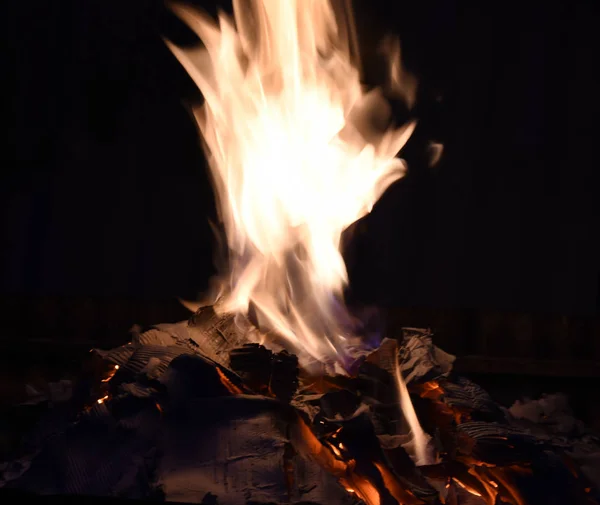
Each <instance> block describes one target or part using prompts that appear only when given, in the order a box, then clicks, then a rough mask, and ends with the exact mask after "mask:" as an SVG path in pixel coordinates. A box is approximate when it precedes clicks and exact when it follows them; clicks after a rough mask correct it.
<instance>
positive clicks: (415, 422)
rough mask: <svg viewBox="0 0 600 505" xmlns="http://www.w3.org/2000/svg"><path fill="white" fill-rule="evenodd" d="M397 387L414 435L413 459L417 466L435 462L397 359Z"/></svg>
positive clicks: (403, 409) (402, 406)
mask: <svg viewBox="0 0 600 505" xmlns="http://www.w3.org/2000/svg"><path fill="white" fill-rule="evenodd" d="M395 372H396V387H397V388H398V396H399V399H400V408H401V410H402V414H403V415H404V418H405V419H406V422H407V423H408V425H409V427H410V431H411V434H412V437H413V445H414V455H413V459H414V461H415V464H416V465H417V466H420V465H430V464H433V461H432V458H431V457H430V455H429V454H428V452H427V444H428V442H429V435H427V433H425V431H423V428H421V424H420V423H419V418H418V417H417V413H416V412H415V408H414V406H413V404H412V402H411V400H410V393H409V392H408V388H407V387H406V383H405V382H404V378H403V377H402V371H401V370H400V365H399V362H398V360H396V369H395Z"/></svg>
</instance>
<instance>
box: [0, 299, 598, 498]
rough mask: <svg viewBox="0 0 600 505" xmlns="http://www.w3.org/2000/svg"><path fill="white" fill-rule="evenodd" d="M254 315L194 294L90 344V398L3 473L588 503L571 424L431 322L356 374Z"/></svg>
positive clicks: (112, 488)
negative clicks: (267, 340)
mask: <svg viewBox="0 0 600 505" xmlns="http://www.w3.org/2000/svg"><path fill="white" fill-rule="evenodd" d="M244 324H246V325H247V327H244ZM250 327H251V324H250V323H249V322H247V321H246V323H244V322H243V321H241V322H240V318H239V317H238V318H235V317H234V316H223V315H217V313H216V312H215V311H214V310H213V308H212V307H204V308H201V309H199V310H198V312H197V313H196V314H195V315H194V316H193V317H192V318H191V319H190V321H188V322H182V323H178V324H165V325H158V326H156V327H153V328H152V329H150V330H148V331H146V332H136V333H134V334H133V338H132V339H131V342H129V343H128V344H126V345H124V346H122V347H118V348H116V349H113V350H110V351H101V350H95V351H94V352H95V353H97V354H98V355H99V356H101V357H102V358H103V362H104V363H105V364H106V366H105V370H106V374H105V376H104V378H103V379H102V380H101V381H99V383H98V384H96V385H95V388H94V390H93V392H92V395H93V397H92V398H90V400H89V402H88V407H87V408H86V409H85V410H84V411H83V412H80V413H79V414H78V416H77V417H76V418H75V419H74V420H70V421H69V422H64V423H63V424H61V425H60V427H59V426H58V425H57V424H56V423H54V425H52V426H50V427H49V426H48V424H52V423H46V425H45V426H44V427H40V430H41V431H43V434H41V435H40V433H37V435H36V436H35V437H34V439H32V441H31V443H30V446H29V451H30V455H29V456H30V457H29V458H28V460H27V461H28V462H27V463H26V464H23V461H25V460H24V459H21V460H20V461H21V464H20V465H19V464H18V462H17V463H14V464H12V465H7V466H6V467H5V469H4V470H5V471H4V474H3V475H2V478H3V479H4V480H3V481H0V482H2V483H3V485H4V487H6V488H12V489H20V490H27V491H33V492H36V493H42V494H83V495H96V496H121V497H129V498H145V499H149V498H155V499H161V500H168V501H177V502H195V503H204V504H219V505H230V504H231V505H234V504H277V503H294V504H298V505H299V504H332V503H340V504H343V503H347V504H352V503H360V502H361V501H362V502H365V503H367V504H369V505H374V504H378V505H384V504H394V505H396V504H398V505H399V504H403V505H417V504H422V505H425V504H428V505H433V504H455V505H459V504H462V505H464V504H470V505H478V504H482V505H494V504H512V505H525V504H528V505H534V504H544V505H549V504H556V505H567V504H568V505H577V504H590V505H591V504H595V503H598V494H597V491H596V490H595V489H594V487H593V485H592V484H591V481H590V479H589V477H588V476H586V474H585V473H584V472H582V471H581V469H580V468H584V467H585V465H584V464H582V465H581V466H580V465H579V464H578V463H576V461H575V460H576V458H577V456H582V451H581V450H579V451H578V452H577V451H576V450H575V449H574V445H575V442H574V440H575V439H573V438H571V439H569V438H568V437H566V436H565V433H566V431H568V432H570V433H573V430H574V429H575V431H579V432H580V434H583V432H582V430H581V428H580V427H575V428H574V427H573V426H572V425H570V426H567V427H566V428H565V426H564V425H565V423H564V422H562V424H561V422H557V423H554V424H551V426H552V427H553V428H552V429H551V430H547V429H546V430H544V429H543V428H542V427H543V425H542V424H540V423H539V422H536V421H539V420H538V419H536V416H538V417H540V418H541V417H544V416H545V417H546V418H547V417H548V406H547V405H545V404H544V403H543V401H541V402H532V403H529V404H527V405H525V404H516V405H515V406H513V407H512V409H511V411H512V413H511V411H509V410H506V409H503V408H501V407H500V406H498V405H497V404H496V403H494V402H493V401H492V399H491V398H490V397H489V395H488V394H487V393H486V392H485V391H484V390H482V389H481V388H480V387H478V386H477V385H476V384H474V383H473V382H471V381H469V380H467V379H465V378H463V377H458V376H456V375H455V374H454V373H453V372H452V362H453V360H454V357H453V356H451V355H449V354H446V353H444V352H443V351H441V350H440V349H438V348H437V347H435V346H434V345H433V343H432V338H431V334H430V333H429V332H428V331H425V330H418V329H405V330H404V334H403V336H402V337H403V338H402V340H401V341H397V340H392V339H385V340H384V341H383V342H382V343H381V345H380V346H379V347H378V348H377V349H376V350H374V351H373V352H371V353H370V354H368V355H366V356H365V357H363V358H362V359H361V360H360V366H359V367H357V369H356V373H355V374H353V375H341V374H340V375H327V374H325V375H318V376H315V375H311V374H309V373H308V372H306V371H305V370H303V369H301V368H299V366H298V360H297V358H296V357H295V356H294V355H292V354H289V353H288V352H286V351H284V350H282V351H278V352H277V349H275V350H269V349H267V348H266V347H263V346H262V345H259V344H256V343H251V342H249V341H248V340H247V335H248V334H249V332H248V329H249V328H250ZM397 374H401V375H402V377H401V379H403V380H400V381H398V380H397V379H398V377H395V375H397ZM399 383H400V384H405V385H406V386H405V387H406V388H407V389H408V391H409V392H410V399H411V400H412V404H413V406H414V410H412V413H414V415H415V416H416V418H418V421H419V423H420V426H421V427H422V429H423V432H422V433H421V434H418V433H415V429H414V427H413V429H410V426H414V425H413V424H411V423H410V419H408V418H409V415H410V412H411V409H405V408H402V409H401V408H400V406H399V399H398V384H399ZM554 404H556V402H555V403H554ZM554 410H558V411H561V410H560V409H554ZM403 412H404V414H403ZM419 423H417V425H418V424H419ZM42 424H44V423H42ZM59 424H60V423H59ZM567 424H568V423H567ZM562 428H565V430H566V431H565V430H563V431H561V429H562ZM582 436H583V435H582ZM586 436H588V437H589V435H586ZM419 437H420V440H418V438H419ZM34 440H35V443H34ZM598 442H599V441H598V440H597V439H596V440H595V441H592V440H587V443H588V445H589V444H592V443H595V444H596V446H598ZM419 444H420V449H419V448H418V447H417V446H418V445H419ZM419 452H420V454H419Z"/></svg>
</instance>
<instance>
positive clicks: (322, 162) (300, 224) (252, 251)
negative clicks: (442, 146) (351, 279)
mask: <svg viewBox="0 0 600 505" xmlns="http://www.w3.org/2000/svg"><path fill="white" fill-rule="evenodd" d="M233 8H234V16H233V19H231V18H230V17H228V16H227V15H226V14H224V13H220V14H219V16H218V24H216V23H215V22H214V21H213V20H212V19H210V18H209V17H208V16H206V15H205V14H203V13H200V12H197V11H196V10H194V9H192V8H190V7H187V6H181V5H175V6H173V10H174V12H175V13H176V14H177V15H178V16H179V17H180V18H181V19H182V20H183V21H184V22H186V23H187V24H188V25H189V26H190V27H191V28H192V29H193V30H194V31H195V32H196V34H197V35H198V36H199V37H200V39H201V40H202V42H203V43H204V47H203V48H200V49H197V48H196V49H182V48H179V47H177V46H174V45H173V44H172V43H170V42H168V41H167V44H168V45H169V47H170V49H171V50H172V51H173V53H174V54H175V56H176V57H177V58H178V59H179V61H180V62H181V64H182V65H183V66H184V67H185V69H186V70H187V71H188V73H189V75H190V76H191V77H192V79H193V80H194V81H195V83H196V84H197V86H198V88H199V89H200V91H201V92H202V93H203V95H204V99H205V102H204V104H203V105H202V106H201V107H200V108H198V109H197V110H196V111H195V113H196V119H197V122H198V124H199V127H200V131H201V134H202V137H203V140H204V144H205V150H206V152H207V155H208V158H209V164H210V168H211V172H212V176H213V182H214V186H215V190H216V193H217V203H218V207H219V211H220V216H221V219H222V221H223V223H224V226H225V232H226V236H227V243H228V247H229V251H230V265H229V269H230V278H229V287H228V288H227V290H226V291H225V292H224V293H222V295H223V296H222V297H221V301H222V303H221V304H220V309H219V310H221V311H228V312H237V313H241V314H248V312H249V311H252V314H253V315H255V319H256V321H257V323H258V326H259V327H260V328H261V329H263V330H265V331H267V332H274V333H276V334H277V335H279V336H281V337H284V338H285V339H286V341H287V342H288V344H289V345H291V346H292V347H293V348H294V351H295V352H296V353H297V354H299V357H300V359H301V361H302V364H303V365H304V366H305V367H306V366H307V365H308V364H309V363H310V362H315V361H322V362H330V363H331V362H333V363H339V364H342V366H344V363H347V361H348V353H347V347H348V345H349V343H350V339H353V338H354V336H353V332H352V322H351V321H352V320H351V318H350V316H349V314H348V312H347V309H346V308H345V306H344V304H343V299H342V298H343V289H344V287H345V286H346V285H347V283H348V276H347V272H346V267H345V264H344V261H343V258H342V255H341V253H340V241H341V236H342V232H343V231H344V230H345V229H346V228H347V227H348V226H349V225H350V224H352V223H353V222H355V221H356V220H358V219H360V218H361V217H363V216H365V215H366V214H367V213H369V212H370V211H371V209H372V207H373V205H374V204H375V202H376V201H377V200H378V199H379V197H380V196H381V195H382V193H383V192H384V191H385V190H386V189H387V188H388V187H389V186H390V184H392V183H393V182H394V181H396V180H397V179H399V178H400V177H402V176H403V174H404V171H405V165H404V163H403V161H402V160H400V159H397V158H396V157H395V156H396V154H397V153H398V152H399V151H400V149H401V148H402V147H403V146H404V144H405V143H406V141H407V140H408V138H409V137H410V135H411V134H412V131H413V129H414V127H415V123H414V122H410V123H407V124H406V125H404V126H403V127H402V128H395V127H393V125H392V124H391V123H392V121H391V118H392V113H391V107H390V106H389V104H388V102H387V101H386V100H385V98H384V96H383V93H382V92H381V91H380V90H373V91H370V92H365V91H364V90H363V87H362V86H361V82H360V72H359V70H358V68H357V64H356V63H355V62H354V61H353V60H354V59H356V57H357V52H358V51H357V50H356V47H357V45H356V34H355V30H354V26H353V23H352V15H351V12H352V11H351V9H350V6H349V5H345V7H344V5H342V6H341V8H339V9H334V7H333V6H332V4H331V3H330V2H329V1H327V0H285V1H284V0H234V1H233ZM388 52H389V53H390V74H391V75H390V79H389V83H388V87H389V88H390V90H391V91H392V92H395V93H396V95H397V96H400V97H403V98H404V99H405V100H406V101H407V102H411V101H412V100H413V99H414V93H413V91H414V90H413V87H414V83H413V82H412V81H411V80H410V79H407V78H406V74H405V73H403V72H402V69H401V65H400V57H399V56H400V55H399V45H398V44H391V43H390V44H388ZM402 82H407V83H408V85H407V86H405V87H404V88H403V87H402V86H401V83H402Z"/></svg>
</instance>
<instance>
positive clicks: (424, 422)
mask: <svg viewBox="0 0 600 505" xmlns="http://www.w3.org/2000/svg"><path fill="white" fill-rule="evenodd" d="M233 4H234V19H230V18H229V17H227V16H226V15H224V14H221V15H220V16H219V23H218V25H217V24H215V23H214V21H213V20H211V19H209V18H208V17H207V16H205V15H204V14H202V13H199V12H197V11H195V10H193V9H191V8H188V7H184V6H181V5H175V6H173V10H174V12H175V13H176V14H177V15H178V16H179V17H180V18H181V19H182V20H183V21H185V22H186V23H187V24H188V25H189V26H190V27H191V28H192V29H193V30H194V32H196V34H197V35H198V36H199V37H200V39H201V40H202V42H203V43H204V47H202V48H200V49H197V48H193V49H182V48H180V47H177V46H175V45H173V44H172V43H170V42H167V44H168V45H169V47H170V48H171V50H172V51H173V53H174V54H175V55H176V57H177V58H178V59H179V61H180V62H181V63H182V64H183V66H184V67H185V68H186V70H187V71H188V73H189V74H190V76H191V77H192V78H193V80H194V81H195V83H196V84H197V85H198V87H199V89H200V91H201V92H202V93H203V96H204V99H205V102H204V103H203V104H202V106H201V107H199V108H197V110H195V111H194V112H195V116H196V119H197V122H198V125H199V128H200V130H201V133H202V139H203V141H204V145H205V149H206V153H207V156H208V159H209V161H210V167H211V172H212V176H213V182H214V187H215V191H216V194H217V201H218V207H219V212H220V217H221V220H222V223H223V227H224V231H225V237H226V242H227V246H228V250H229V262H228V264H227V269H226V275H225V276H224V279H222V280H221V281H220V282H219V283H218V286H217V289H216V290H215V294H214V296H212V298H211V302H210V303H208V304H205V305H203V306H201V307H198V308H197V310H195V311H194V315H193V317H192V318H191V319H190V320H189V321H186V322H182V323H178V324H165V325H158V326H156V327H153V328H151V329H149V330H148V331H144V332H142V331H134V332H133V335H132V339H131V342H129V343H127V344H125V345H123V346H121V347H118V348H116V349H112V350H108V351H106V350H94V352H95V353H96V354H97V355H99V356H100V357H101V358H102V359H103V360H104V362H105V363H106V364H107V366H108V367H109V368H108V369H106V370H105V373H104V376H103V377H102V378H101V380H99V381H98V382H97V383H96V384H95V385H94V387H93V388H92V391H91V398H90V399H89V401H88V402H87V405H86V408H85V409H84V411H83V412H81V413H80V414H79V415H78V416H76V417H75V418H72V417H69V416H65V417H64V418H63V419H62V420H59V421H57V420H56V419H55V418H49V419H47V420H46V422H42V424H41V425H40V427H39V429H38V431H37V432H36V433H35V435H34V436H33V438H32V439H31V440H30V442H29V446H28V449H29V454H28V457H24V458H23V459H22V460H21V461H18V462H14V463H12V464H10V465H7V466H6V468H5V469H4V474H3V484H4V486H5V487H8V488H14V489H22V490H28V491H34V492H38V493H42V494H84V495H97V496H122V497H128V498H144V499H158V500H160V499H164V500H168V501H173V502H193V503H203V504H206V505H208V504H217V503H218V504H220V505H236V504H254V505H259V504H262V505H267V504H276V503H294V504H297V505H300V504H305V505H308V504H332V503H348V504H351V503H358V502H364V503H367V504H368V505H426V504H429V505H434V504H455V505H459V504H463V505H465V504H484V505H499V504H511V505H525V504H528V505H535V504H544V505H548V504H556V505H567V504H569V505H571V504H572V505H578V504H581V505H583V504H586V505H591V504H594V503H598V501H597V500H598V495H597V493H596V491H595V490H594V489H593V487H592V485H591V483H590V482H589V481H588V478H587V476H586V475H585V474H584V473H583V472H582V471H581V470H580V469H579V467H578V465H577V464H576V462H575V461H574V459H573V458H572V457H571V456H569V449H570V448H571V446H570V445H569V444H568V443H560V442H559V441H557V440H555V439H553V438H552V437H544V436H543V435H540V434H535V435H534V434H533V433H532V431H531V430H528V429H526V428H525V427H524V426H523V423H522V422H519V420H517V419H515V417H514V416H513V415H511V414H510V412H507V411H506V410H505V409H502V408H501V407H499V406H498V405H497V404H496V403H494V401H493V400H492V399H491V398H490V396H489V395H488V394H487V393H486V392H485V391H484V390H483V389H482V388H480V387H478V386H477V385H476V384H474V383H472V382H471V381H469V380H467V379H465V378H463V377H460V376H457V375H456V374H454V373H453V371H452V364H453V361H454V357H453V356H451V355H449V354H447V353H445V352H444V351H442V350H441V349H439V348H437V347H436V346H435V345H434V344H433V341H432V335H431V333H430V332H429V331H427V330H423V329H413V328H406V329H404V331H403V334H402V335H385V334H383V333H382V331H381V330H380V329H378V328H375V329H374V330H373V329H371V328H369V327H368V325H367V324H366V322H365V321H362V320H360V318H358V317H356V315H355V314H353V313H352V311H350V310H349V309H348V307H347V306H346V305H345V303H344V299H343V294H344V288H345V287H346V285H347V283H348V276H347V272H346V268H345V264H344V260H343V257H342V254H341V250H340V249H341V244H342V234H343V232H344V231H345V230H346V229H348V227H349V226H351V225H352V224H353V223H355V222H356V221H357V220H359V219H360V218H362V217H364V216H365V215H367V214H368V213H369V212H370V211H371V209H372V207H373V205H374V204H375V203H376V202H377V200H378V199H379V197H380V196H381V195H382V194H383V192H384V191H385V190H386V189H387V188H388V187H389V186H390V184H392V183H393V182H395V181H396V180H398V179H399V178H401V177H402V176H403V174H404V172H405V171H406V168H407V167H406V165H405V163H404V162H403V161H402V160H400V159H399V158H397V157H396V156H397V154H398V153H399V152H400V150H401V149H402V147H403V146H404V145H405V144H406V142H407V141H408V139H409V138H410V136H411V134H412V132H413V130H414V129H415V127H416V121H414V120H410V121H408V122H407V123H406V124H404V125H402V126H398V125H396V124H395V123H394V117H393V112H392V111H393V107H392V102H394V101H396V102H399V101H400V102H403V103H404V105H405V106H406V108H408V109H410V108H411V107H412V105H413V103H414V101H415V96H416V82H415V80H414V78H412V77H411V76H410V75H409V74H408V73H407V72H406V71H405V70H403V68H402V65H401V60H400V52H399V44H398V43H397V41H395V40H393V39H388V40H386V42H385V44H383V46H382V53H383V54H385V55H386V58H387V60H388V63H389V65H388V66H389V69H388V73H387V81H386V82H385V83H382V85H381V87H380V88H378V89H375V90H365V89H364V87H363V85H362V83H361V75H360V70H359V68H360V55H359V54H358V53H359V50H358V45H357V43H356V34H355V31H354V24H353V22H352V11H351V9H350V8H349V5H348V4H347V3H344V2H335V3H333V2H332V3H331V4H330V3H329V2H326V1H323V0H286V1H284V0H252V1H244V0H234V2H233ZM440 154H441V146H436V149H435V155H436V157H439V156H440ZM385 337H387V338H385Z"/></svg>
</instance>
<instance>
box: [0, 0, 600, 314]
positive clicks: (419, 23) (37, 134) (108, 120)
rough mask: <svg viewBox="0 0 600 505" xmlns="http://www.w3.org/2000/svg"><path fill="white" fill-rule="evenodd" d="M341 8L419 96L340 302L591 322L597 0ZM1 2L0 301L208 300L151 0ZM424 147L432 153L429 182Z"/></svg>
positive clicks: (187, 152) (204, 185)
mask: <svg viewBox="0 0 600 505" xmlns="http://www.w3.org/2000/svg"><path fill="white" fill-rule="evenodd" d="M355 3H356V4H357V9H356V17H357V22H358V28H359V35H360V38H361V45H362V46H363V48H362V51H363V56H364V58H365V60H366V62H367V65H366V68H369V65H368V62H369V61H370V59H372V58H375V56H374V53H375V47H376V43H377V41H378V40H380V38H381V37H382V36H383V35H384V34H385V33H387V32H390V31H392V32H396V33H399V34H400V36H401V39H402V44H403V53H404V56H405V58H406V63H407V65H408V66H409V67H410V69H411V70H412V71H413V72H415V73H416V74H417V75H418V77H419V79H420V82H421V89H420V95H419V103H418V106H417V109H416V111H415V114H416V115H417V116H418V117H419V119H420V124H419V127H418V129H417V131H416V132H415V135H414V138H413V139H412V140H411V143H410V144H409V145H408V146H407V148H406V150H405V152H404V155H405V157H406V158H407V161H408V163H409V170H410V173H409V175H408V176H407V177H406V178H405V179H404V180H402V181H401V182H399V183H397V184H396V185H395V186H393V187H392V188H391V189H390V190H389V191H388V192H387V193H386V194H385V195H384V197H383V198H382V200H381V201H380V202H379V204H378V205H377V206H376V207H375V209H374V211H373V213H372V214H371V215H370V216H368V217H367V218H366V219H364V220H363V222H361V223H359V224H358V225H357V226H356V227H355V233H354V234H353V239H352V241H351V244H350V246H349V248H348V252H347V255H348V264H349V270H350V274H351V281H352V290H353V293H352V294H353V296H354V297H356V298H359V299H362V300H365V301H369V302H376V303H379V304H382V305H393V306H406V305H412V306H427V307H467V306H468V307H495V308H501V309H504V308H506V309H517V310H544V311H546V310H549V311H558V312H561V313H592V312H594V311H596V310H597V309H598V279H599V278H598V264H599V261H598V258H599V257H600V249H599V248H598V230H599V226H598V212H597V203H596V196H597V192H596V190H597V188H596V184H595V182H596V170H597V164H598V163H597V159H598V154H597V146H596V139H597V138H598V131H597V129H596V128H595V126H596V123H597V121H598V114H597V112H598V107H597V105H598V98H597V94H598V92H599V86H598V84H599V81H598V78H597V77H596V74H597V73H598V72H597V69H596V66H597V64H598V56H597V55H598V53H597V35H596V31H597V27H598V26H600V24H599V16H598V8H599V7H598V5H597V2H595V1H593V0H587V1H584V0H576V1H569V0H561V1H543V2H542V1H537V0H536V1H529V2H515V1H506V2H477V3H476V2H462V1H458V0H456V1H444V2H443V1H420V0H419V1H417V0H414V1H411V2H406V1H398V2H394V3H391V2H382V1H360V0H359V1H356V2H355ZM203 4H208V2H203ZM205 6H207V5H205ZM208 7H209V9H213V11H214V6H212V7H211V6H208ZM2 9H3V10H4V11H5V12H4V15H3V16H2V19H3V21H2V30H1V31H2V36H3V37H4V38H5V41H4V43H3V46H4V47H5V48H7V49H8V51H7V53H6V59H5V63H4V64H3V70H4V72H3V74H4V79H3V81H4V82H5V83H6V84H8V89H6V88H5V90H4V93H3V100H4V101H5V104H6V106H7V111H8V114H6V115H5V117H8V125H7V126H8V128H7V129H6V130H7V131H5V133H4V141H5V143H6V146H7V147H6V148H5V149H3V156H6V158H5V159H4V162H3V167H4V168H5V170H4V175H3V176H2V177H3V180H2V208H3V213H2V238H3V242H4V245H3V246H2V248H1V251H2V252H1V254H2V256H1V258H0V260H1V262H0V268H1V274H0V275H1V284H2V285H1V289H2V294H4V295H11V294H25V295H32V296H35V295H61V296H94V295H100V296H130V297H140V298H144V297H149V298H151V297H165V296H172V295H179V296H184V297H190V296H193V295H194V293H196V292H197V291H201V290H202V289H204V288H205V287H206V284H207V280H208V278H209V277H210V276H211V275H212V273H213V250H214V247H215V243H214V239H213V236H212V233H211V230H210V228H209V225H208V222H207V219H208V218H209V217H214V215H215V211H214V201H213V199H212V191H211V189H210V185H209V183H208V178H207V174H206V167H205V162H204V157H203V155H202V152H201V150H200V147H199V142H198V138H197V133H196V128H195V125H194V123H193V121H192V120H191V118H190V117H189V114H188V112H187V109H186V103H189V101H190V100H194V99H196V98H197V92H196V91H195V90H194V86H193V84H192V83H191V81H190V79H189V78H188V77H187V75H186V74H185V72H184V71H183V69H182V68H180V66H179V64H178V63H177V62H176V60H175V59H174V57H173V56H172V55H171V54H170V52H169V51H168V50H167V48H166V47H165V46H164V44H163V42H162V40H161V35H167V36H169V37H171V38H173V39H174V40H175V41H178V42H185V41H186V40H187V41H190V40H193V38H192V37H190V36H189V35H188V34H187V32H186V31H185V29H184V27H182V26H181V25H180V24H179V23H178V22H177V21H176V20H175V19H174V18H173V17H172V16H171V15H170V14H169V13H168V11H167V9H165V7H164V5H163V4H162V3H161V2H156V1H150V0H147V1H141V0H130V1H127V2H122V1H114V0H102V1H100V0H61V1H59V2H52V1H42V0H30V1H27V2H22V1H17V0H13V1H11V2H6V3H4V4H3V7H2ZM366 79H367V80H368V79H369V76H368V75H367V76H366ZM440 96H441V97H442V100H441V101H438V98H439V97H440ZM429 139H435V140H438V141H441V142H443V143H444V145H445V151H444V157H443V159H442V162H441V163H440V164H439V165H438V166H437V167H436V168H435V169H428V168H427V167H426V164H425V158H424V155H423V152H424V148H425V146H426V143H427V141H428V140H429Z"/></svg>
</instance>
